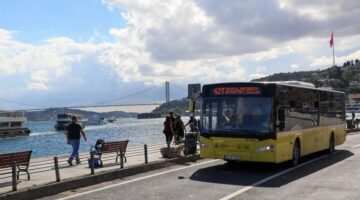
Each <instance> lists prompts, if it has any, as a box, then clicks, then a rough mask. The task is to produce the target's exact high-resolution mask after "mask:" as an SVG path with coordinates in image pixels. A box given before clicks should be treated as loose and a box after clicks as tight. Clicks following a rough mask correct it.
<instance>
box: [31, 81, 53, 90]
mask: <svg viewBox="0 0 360 200" xmlns="http://www.w3.org/2000/svg"><path fill="white" fill-rule="evenodd" d="M27 89H29V90H48V89H49V87H48V86H46V85H45V84H44V83H43V82H33V83H28V86H27Z"/></svg>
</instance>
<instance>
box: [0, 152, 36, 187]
mask: <svg viewBox="0 0 360 200" xmlns="http://www.w3.org/2000/svg"><path fill="white" fill-rule="evenodd" d="M31 153H32V151H23V152H14V153H6V154H0V169H1V168H10V167H12V163H13V162H14V161H15V162H16V167H17V175H16V177H17V179H18V180H19V176H20V172H26V173H27V175H28V180H30V173H29V171H28V169H29V163H30V157H31Z"/></svg>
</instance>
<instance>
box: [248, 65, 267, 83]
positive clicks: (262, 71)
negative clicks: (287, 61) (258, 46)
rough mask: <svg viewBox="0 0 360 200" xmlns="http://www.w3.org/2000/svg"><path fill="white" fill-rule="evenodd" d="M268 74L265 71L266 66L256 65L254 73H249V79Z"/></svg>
mask: <svg viewBox="0 0 360 200" xmlns="http://www.w3.org/2000/svg"><path fill="white" fill-rule="evenodd" d="M267 75H268V74H267V73H266V67H265V66H258V67H257V68H256V71H255V73H252V74H250V75H249V79H250V80H253V79H259V78H263V77H265V76H267Z"/></svg>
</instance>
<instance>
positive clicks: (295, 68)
mask: <svg viewBox="0 0 360 200" xmlns="http://www.w3.org/2000/svg"><path fill="white" fill-rule="evenodd" d="M290 68H291V69H293V70H297V69H299V65H298V64H295V63H293V64H291V65H290Z"/></svg>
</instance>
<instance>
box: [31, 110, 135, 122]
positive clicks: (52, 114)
mask: <svg viewBox="0 0 360 200" xmlns="http://www.w3.org/2000/svg"><path fill="white" fill-rule="evenodd" d="M63 113H74V114H79V115H83V116H84V117H85V118H90V117H92V116H94V115H98V116H99V117H104V118H109V117H116V118H120V117H124V118H128V117H136V116H137V113H127V112H122V111H115V112H105V113H98V112H89V111H84V110H78V109H68V108H49V109H46V110H41V111H31V112H27V113H26V115H27V118H28V120H29V121H47V120H56V117H57V115H58V114H63Z"/></svg>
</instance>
